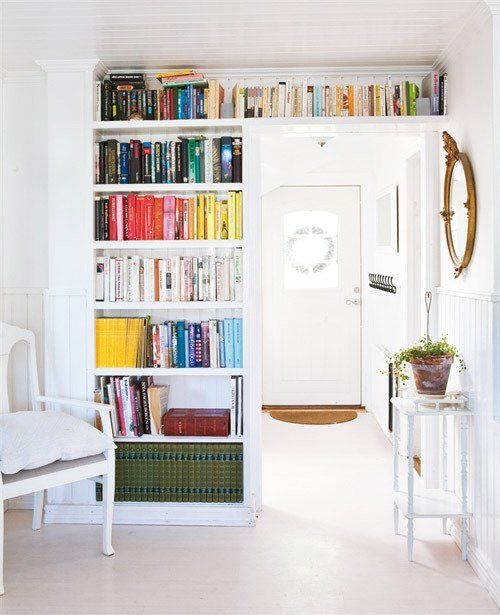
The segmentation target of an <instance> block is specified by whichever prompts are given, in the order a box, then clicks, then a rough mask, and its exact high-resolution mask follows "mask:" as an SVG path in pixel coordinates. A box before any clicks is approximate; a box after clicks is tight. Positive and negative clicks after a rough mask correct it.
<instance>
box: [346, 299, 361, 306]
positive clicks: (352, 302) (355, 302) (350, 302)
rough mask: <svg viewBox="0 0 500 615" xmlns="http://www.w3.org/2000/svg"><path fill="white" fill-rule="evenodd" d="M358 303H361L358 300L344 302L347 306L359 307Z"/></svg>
mask: <svg viewBox="0 0 500 615" xmlns="http://www.w3.org/2000/svg"><path fill="white" fill-rule="evenodd" d="M360 303H361V301H360V300H359V299H347V300H346V304H347V305H359V304H360Z"/></svg>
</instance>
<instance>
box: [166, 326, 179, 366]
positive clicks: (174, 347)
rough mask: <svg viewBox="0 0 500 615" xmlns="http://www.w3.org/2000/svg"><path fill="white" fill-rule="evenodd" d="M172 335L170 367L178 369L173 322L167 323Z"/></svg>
mask: <svg viewBox="0 0 500 615" xmlns="http://www.w3.org/2000/svg"><path fill="white" fill-rule="evenodd" d="M168 326H169V329H170V333H171V335H172V367H179V353H178V348H177V327H175V326H174V323H173V322H169V323H168Z"/></svg>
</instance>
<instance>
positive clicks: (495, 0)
mask: <svg viewBox="0 0 500 615" xmlns="http://www.w3.org/2000/svg"><path fill="white" fill-rule="evenodd" d="M484 1H485V3H486V4H487V5H488V8H489V9H490V11H491V14H492V15H500V0H484Z"/></svg>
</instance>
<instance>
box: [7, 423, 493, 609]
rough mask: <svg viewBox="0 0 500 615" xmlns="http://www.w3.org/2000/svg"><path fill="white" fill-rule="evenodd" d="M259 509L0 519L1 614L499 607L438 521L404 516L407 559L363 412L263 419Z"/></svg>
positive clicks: (382, 441) (387, 461)
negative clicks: (1, 537)
mask: <svg viewBox="0 0 500 615" xmlns="http://www.w3.org/2000/svg"><path fill="white" fill-rule="evenodd" d="M263 422H264V430H263V445H264V458H263V468H264V508H263V511H262V514H261V515H260V518H259V520H258V523H257V526H256V527H255V528H207V527H157V526H156V527H152V526H149V527H144V526H140V527H138V526H116V527H115V529H114V547H115V550H116V555H115V556H114V557H112V558H105V557H102V556H101V555H100V554H99V544H100V527H98V526H75V525H73V526H71V525H47V526H44V527H43V528H42V530H41V531H40V532H36V533H33V532H32V531H31V529H30V515H29V513H28V512H27V511H9V512H7V514H6V546H5V557H6V562H5V565H6V571H5V585H6V591H7V593H6V595H5V596H4V597H3V598H1V599H0V612H1V613H2V614H4V615H9V614H13V613H26V614H28V613H31V614H38V613H57V614H59V613H61V614H62V613H64V614H75V615H76V614H85V615H87V614H101V613H110V614H111V613H120V614H129V613H134V614H160V613H163V614H166V613H168V614H170V613H172V614H179V615H184V614H186V615H187V614H195V613H196V614H205V613H207V614H211V615H215V614H224V615H226V614H227V615H233V614H234V615H236V614H249V613H253V614H256V615H268V614H269V615H271V614H274V613H277V614H280V613H285V614H299V613H300V614H301V615H320V614H321V615H322V614H335V613H343V614H352V615H354V614H377V615H390V614H394V615H396V614H397V615H403V614H422V615H433V614H443V615H444V614H446V615H452V614H453V615H461V614H470V615H472V614H474V615H480V614H486V613H497V612H498V609H497V608H496V606H495V604H494V603H493V601H492V600H491V598H490V597H489V595H488V593H487V592H486V590H485V589H484V588H483V587H482V585H481V584H480V582H479V580H478V579H477V577H476V576H475V574H474V572H473V570H472V569H471V568H470V566H469V565H468V564H467V563H464V562H462V561H461V559H460V553H459V551H458V548H457V547H456V545H455V543H454V542H453V540H452V539H451V538H450V537H449V536H443V535H442V534H441V523H440V521H419V522H417V523H416V542H415V550H414V557H415V562H414V563H409V562H408V561H407V559H406V545H405V538H404V537H403V536H394V534H393V533H392V492H391V448H390V445H389V442H388V441H387V439H386V438H385V436H384V435H383V434H382V432H381V431H380V429H379V427H378V426H377V424H376V422H375V419H374V418H373V416H372V415H370V414H360V416H359V417H358V418H357V419H356V420H355V421H352V422H350V423H343V424H339V425H322V426H309V425H294V424H289V423H283V422H279V421H274V420H273V419H271V418H270V417H269V416H268V415H264V416H263Z"/></svg>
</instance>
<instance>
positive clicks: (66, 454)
mask: <svg viewBox="0 0 500 615" xmlns="http://www.w3.org/2000/svg"><path fill="white" fill-rule="evenodd" d="M114 448H116V446H115V444H114V442H113V441H112V440H111V438H109V437H108V436H107V435H106V434H104V433H102V432H101V431H99V430H98V429H96V428H95V427H92V425H89V424H88V423H85V422H84V421H82V420H80V419H77V418H76V417H74V416H71V415H70V414H66V413H65V412H55V411H48V410H47V411H44V412H37V411H34V412H11V413H6V414H0V472H2V473H3V474H14V473H15V472H19V471H20V470H32V469H34V468H40V467H42V466H45V465H47V464H49V463H53V462H54V461H59V460H62V461H69V460H71V459H81V458H82V457H89V456H91V455H99V454H100V453H103V452H104V451H106V450H111V449H114Z"/></svg>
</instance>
